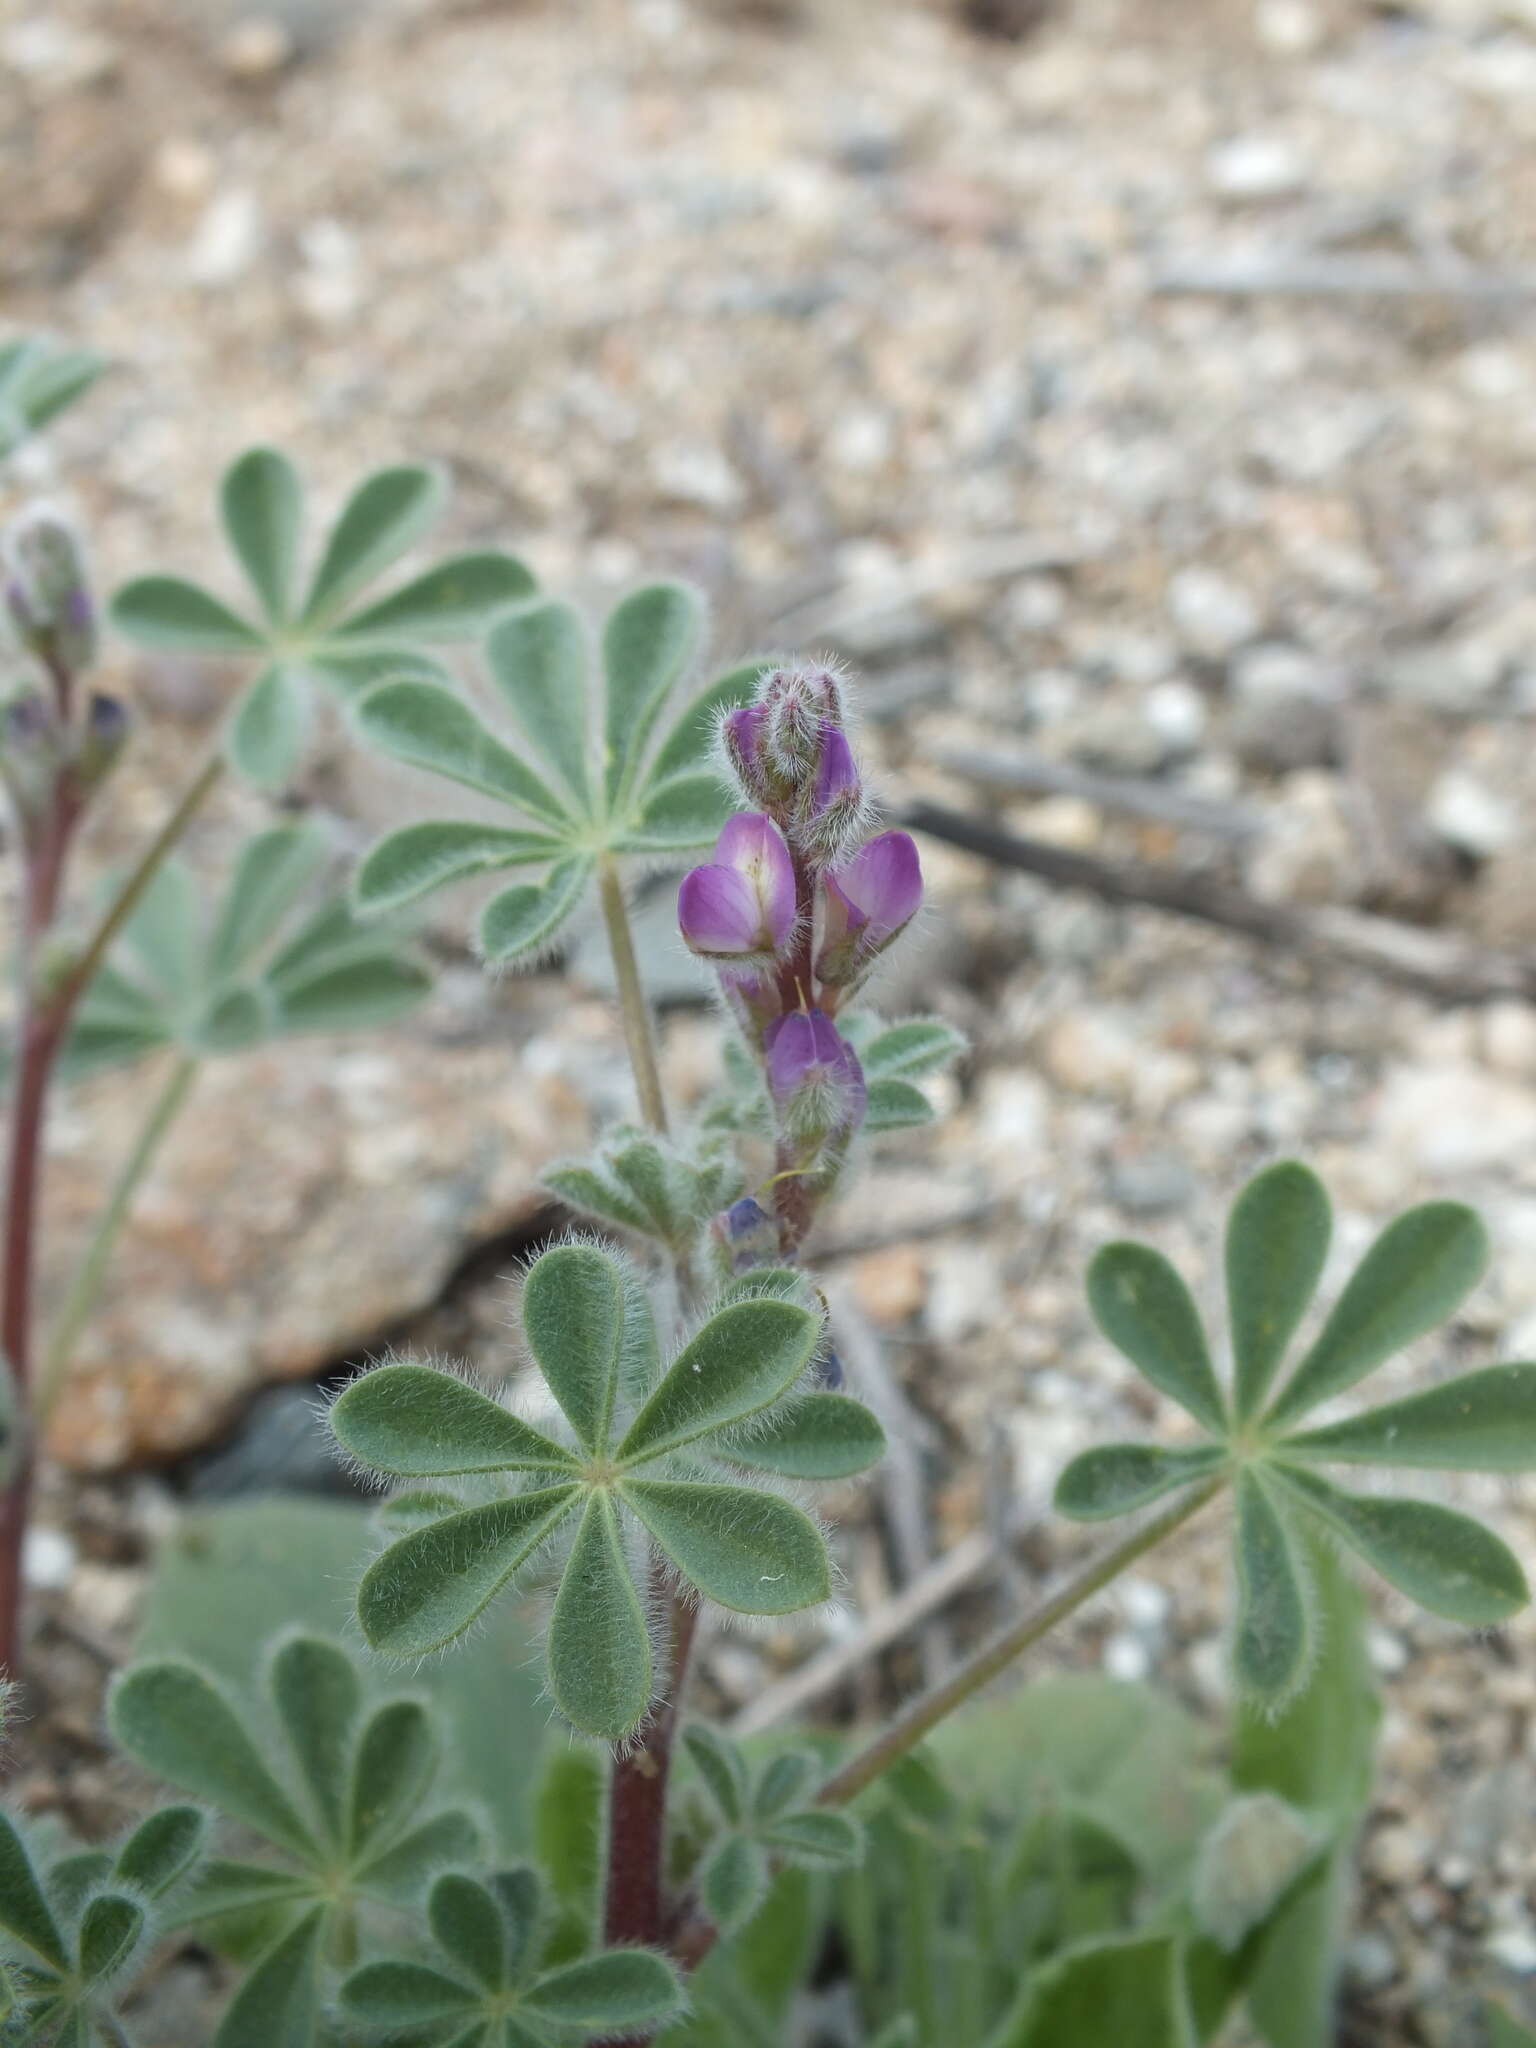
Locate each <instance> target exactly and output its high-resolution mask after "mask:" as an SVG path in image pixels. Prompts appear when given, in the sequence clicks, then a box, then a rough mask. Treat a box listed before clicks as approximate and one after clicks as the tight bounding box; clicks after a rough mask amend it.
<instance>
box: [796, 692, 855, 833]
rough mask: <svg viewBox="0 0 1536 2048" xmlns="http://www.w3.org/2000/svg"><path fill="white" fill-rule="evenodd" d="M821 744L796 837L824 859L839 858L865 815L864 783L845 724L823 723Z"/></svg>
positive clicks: (799, 818) (802, 806) (803, 801)
mask: <svg viewBox="0 0 1536 2048" xmlns="http://www.w3.org/2000/svg"><path fill="white" fill-rule="evenodd" d="M818 745H819V751H818V754H817V759H816V773H815V778H814V780H808V781H807V783H806V787H805V793H804V796H803V798H802V800H801V805H800V809H799V812H798V814H797V816H796V819H795V824H794V838H795V843H796V844H797V845H798V846H801V847H803V848H804V849H805V851H806V852H807V853H809V854H812V855H814V856H817V857H819V859H820V860H835V859H836V858H837V856H838V855H839V854H840V853H842V852H844V851H845V850H846V849H847V847H848V844H849V842H850V839H851V838H852V837H853V835H854V834H856V833H857V831H858V829H859V823H860V820H861V819H862V818H863V816H864V784H863V782H862V780H861V779H860V776H859V764H858V762H857V761H856V760H855V759H854V755H853V748H852V747H851V746H850V745H849V744H848V735H847V734H846V733H845V732H844V731H843V729H842V727H841V726H838V725H832V724H831V723H830V722H823V724H822V728H821V735H820V740H819V743H818Z"/></svg>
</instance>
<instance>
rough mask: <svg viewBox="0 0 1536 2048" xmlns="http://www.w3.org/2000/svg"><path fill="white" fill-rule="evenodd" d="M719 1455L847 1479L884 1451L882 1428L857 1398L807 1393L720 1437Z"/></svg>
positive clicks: (802, 1475)
mask: <svg viewBox="0 0 1536 2048" xmlns="http://www.w3.org/2000/svg"><path fill="white" fill-rule="evenodd" d="M720 1451H721V1455H722V1456H724V1457H726V1458H728V1459H730V1461H731V1462H732V1463H733V1464H736V1465H745V1466H747V1467H748V1468H749V1469H750V1470H752V1471H755V1472H778V1473H781V1474H783V1476H784V1477H785V1478H787V1479H847V1478H851V1477H852V1475H853V1474H854V1473H856V1472H867V1471H868V1469H869V1468H870V1466H871V1465H875V1464H878V1463H879V1461H880V1459H881V1458H882V1457H884V1455H885V1431H884V1430H883V1429H882V1428H881V1427H880V1424H879V1422H878V1420H877V1419H876V1417H875V1416H874V1415H873V1414H872V1413H871V1411H870V1410H869V1409H868V1408H866V1407H865V1406H864V1404H863V1402H862V1401H855V1400H852V1399H850V1397H849V1396H848V1395H846V1394H808V1395H807V1396H806V1398H805V1399H804V1400H803V1401H796V1402H783V1403H781V1404H780V1405H779V1406H778V1407H775V1408H770V1409H769V1410H768V1412H767V1414H766V1415H764V1416H763V1417H761V1418H760V1419H754V1420H753V1421H751V1422H749V1423H748V1424H747V1425H746V1428H745V1429H744V1430H743V1431H741V1432H740V1433H739V1434H736V1435H732V1436H729V1437H727V1438H724V1439H723V1440H722V1442H721V1445H720Z"/></svg>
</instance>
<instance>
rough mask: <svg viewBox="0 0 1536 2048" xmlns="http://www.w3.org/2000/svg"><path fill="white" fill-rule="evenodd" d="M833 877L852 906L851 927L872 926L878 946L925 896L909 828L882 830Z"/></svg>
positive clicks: (830, 879)
mask: <svg viewBox="0 0 1536 2048" xmlns="http://www.w3.org/2000/svg"><path fill="white" fill-rule="evenodd" d="M827 881H828V883H829V884H830V885H831V886H832V887H833V888H834V889H835V890H836V892H837V894H838V895H839V896H840V897H841V898H842V899H843V901H844V903H846V904H847V906H848V909H849V911H850V913H851V915H850V917H849V928H850V929H851V930H858V929H860V928H861V927H867V931H866V934H865V935H866V939H867V941H868V942H869V943H870V944H872V945H883V944H884V942H885V941H886V940H887V939H889V938H893V937H894V936H895V934H896V933H897V932H899V931H900V930H901V928H902V926H903V925H904V924H905V923H906V922H907V921H908V919H909V918H911V917H912V916H913V914H914V913H915V912H916V910H917V907H918V905H919V904H920V903H921V902H922V900H923V870H922V865H921V863H920V862H919V860H918V857H917V846H916V844H915V842H914V841H913V839H912V837H911V835H910V834H909V833H906V832H880V833H877V834H876V836H875V837H874V838H873V839H871V840H868V841H866V843H865V844H864V845H863V846H861V847H860V848H859V850H858V852H857V853H856V854H855V855H854V856H853V859H852V860H850V861H848V862H846V863H845V864H844V865H843V866H842V867H840V868H838V869H837V871H836V873H835V874H830V875H828V877H827Z"/></svg>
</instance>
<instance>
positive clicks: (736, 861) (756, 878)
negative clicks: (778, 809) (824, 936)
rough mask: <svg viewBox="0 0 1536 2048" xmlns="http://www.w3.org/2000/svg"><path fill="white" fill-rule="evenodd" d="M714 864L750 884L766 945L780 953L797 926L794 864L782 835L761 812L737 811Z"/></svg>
mask: <svg viewBox="0 0 1536 2048" xmlns="http://www.w3.org/2000/svg"><path fill="white" fill-rule="evenodd" d="M715 862H716V865H717V866H720V867H728V868H734V869H735V870H736V871H737V873H738V874H740V875H741V876H742V877H743V879H744V880H745V881H746V882H747V884H748V886H749V887H750V888H751V890H752V892H753V895H754V897H755V899H756V901H757V904H758V906H759V921H760V923H761V926H762V929H763V931H764V933H765V934H766V944H767V946H768V948H769V949H770V950H773V951H777V950H778V948H779V947H780V946H782V945H783V944H784V941H785V940H786V939H787V938H788V937H789V934H790V932H791V930H792V929H793V928H794V922H795V864H794V861H793V860H792V859H791V857H790V851H789V848H788V847H787V846H786V845H785V843H784V835H783V833H782V832H780V830H779V828H778V826H777V825H775V824H774V822H773V820H772V818H765V817H764V816H763V814H762V813H761V812H760V811H738V812H737V813H736V815H735V816H734V817H733V818H728V819H727V820H726V823H725V829H724V830H723V831H722V832H721V834H720V837H719V838H718V839H717V840H716V841H715Z"/></svg>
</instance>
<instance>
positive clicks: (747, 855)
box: [677, 811, 795, 960]
mask: <svg viewBox="0 0 1536 2048" xmlns="http://www.w3.org/2000/svg"><path fill="white" fill-rule="evenodd" d="M677 922H678V925H679V927H680V929H681V931H682V934H683V938H684V940H685V941H686V942H687V945H688V947H689V949H690V950H691V951H692V952H695V953H702V954H703V955H704V957H705V958H706V959H708V960H754V959H755V960H771V959H772V958H773V956H774V955H775V954H776V953H778V952H779V951H780V950H781V948H782V947H783V946H784V944H785V942H786V941H787V940H788V938H789V935H790V933H791V932H792V931H793V930H794V925H795V868H794V862H793V861H792V860H791V859H790V855H789V848H788V847H787V846H786V845H785V844H784V837H783V834H782V833H781V832H780V831H779V828H778V826H777V825H775V824H774V822H773V820H772V819H771V818H765V817H764V816H763V815H762V814H761V813H760V812H758V811H738V812H737V813H736V815H735V817H734V818H730V819H728V820H727V821H726V826H725V829H724V831H723V832H722V833H721V834H720V837H719V838H718V839H717V840H716V841H715V857H714V859H713V860H712V861H711V862H710V863H709V865H708V866H707V867H701V868H694V869H693V870H692V872H691V873H689V874H686V875H684V877H683V885H682V887H681V888H680V889H679V890H678V892H677Z"/></svg>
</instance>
